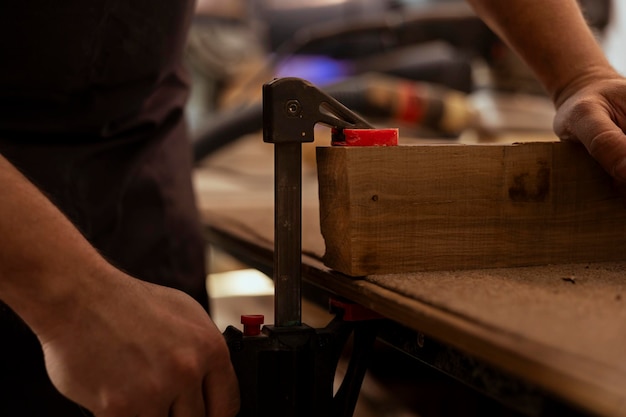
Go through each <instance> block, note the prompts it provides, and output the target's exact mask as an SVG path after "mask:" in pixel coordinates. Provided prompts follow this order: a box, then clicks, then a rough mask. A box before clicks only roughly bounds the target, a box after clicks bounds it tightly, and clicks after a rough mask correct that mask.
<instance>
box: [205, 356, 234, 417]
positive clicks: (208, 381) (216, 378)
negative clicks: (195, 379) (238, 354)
mask: <svg viewBox="0 0 626 417" xmlns="http://www.w3.org/2000/svg"><path fill="white" fill-rule="evenodd" d="M221 366H222V367H223V368H224V369H222V370H221V371H219V372H210V373H209V374H208V375H207V376H206V377H205V380H204V392H205V405H206V409H207V416H208V417H234V416H235V415H236V414H237V412H238V411H239V384H238V382H237V378H236V376H235V372H234V370H233V368H232V365H231V364H230V360H228V361H227V362H226V363H223V364H221Z"/></svg>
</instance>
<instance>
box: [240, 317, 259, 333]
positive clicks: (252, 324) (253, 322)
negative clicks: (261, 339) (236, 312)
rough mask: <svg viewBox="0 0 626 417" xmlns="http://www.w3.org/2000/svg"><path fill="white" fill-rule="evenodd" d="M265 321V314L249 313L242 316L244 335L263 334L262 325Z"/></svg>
mask: <svg viewBox="0 0 626 417" xmlns="http://www.w3.org/2000/svg"><path fill="white" fill-rule="evenodd" d="M264 321H265V317H264V316H263V314H248V315H242V316H241V324H243V335H244V336H258V335H260V334H261V325H262V324H263V322H264Z"/></svg>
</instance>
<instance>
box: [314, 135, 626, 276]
mask: <svg viewBox="0 0 626 417" xmlns="http://www.w3.org/2000/svg"><path fill="white" fill-rule="evenodd" d="M317 158H318V161H317V163H318V176H319V197H320V221H321V224H320V226H321V231H322V234H323V236H324V239H325V243H326V252H325V255H324V262H325V264H326V265H327V266H329V267H331V268H333V269H335V270H337V271H340V272H343V273H345V274H348V275H352V276H362V275H371V274H381V273H398V272H412V271H423V270H455V269H470V268H492V267H513V266H527V265H546V264H562V263H571V262H586V261H614V260H624V259H626V208H624V204H623V202H622V198H621V197H620V195H619V194H618V193H617V192H616V191H615V190H614V189H613V186H612V182H611V180H610V178H609V176H608V175H606V174H605V173H604V171H603V170H602V169H601V167H600V166H599V165H598V164H597V163H596V162H595V161H594V160H593V159H592V158H590V157H589V156H588V155H587V153H586V151H585V150H584V149H583V148H582V147H581V146H579V145H577V144H569V143H561V142H551V143H550V142H548V143H545V142H544V143H525V144H515V145H420V146H399V147H387V148H377V147H370V148H347V147H321V148H318V150H317Z"/></svg>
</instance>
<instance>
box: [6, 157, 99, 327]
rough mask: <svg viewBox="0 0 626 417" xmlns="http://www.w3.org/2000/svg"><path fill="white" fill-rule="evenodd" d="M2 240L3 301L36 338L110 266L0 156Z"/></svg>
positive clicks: (91, 289)
mask: <svg viewBox="0 0 626 417" xmlns="http://www.w3.org/2000/svg"><path fill="white" fill-rule="evenodd" d="M0 236H2V239H1V240H0V299H2V300H3V301H4V302H6V303H7V304H8V305H9V306H10V307H12V308H13V309H14V310H15V311H16V312H17V313H18V314H19V315H20V316H21V317H22V319H24V320H25V321H26V322H27V323H28V324H29V325H30V326H31V327H33V330H35V332H36V333H37V331H38V330H39V329H40V328H42V327H46V326H48V325H49V324H51V323H49V320H50V319H51V318H52V317H53V316H55V317H56V318H55V320H58V319H62V318H61V317H59V316H60V315H62V314H63V313H64V311H63V310H64V309H66V308H67V307H68V306H71V304H72V303H73V300H72V298H74V297H76V295H77V293H79V292H80V291H94V290H95V288H93V286H92V285H86V283H88V282H89V283H91V282H93V281H94V278H95V277H94V275H96V274H97V273H100V272H99V271H101V268H102V267H103V266H106V265H107V264H106V262H105V261H104V260H103V259H102V258H101V257H100V256H99V254H98V253H97V251H96V250H95V249H93V247H91V245H89V243H88V242H87V241H86V240H85V239H84V237H83V236H82V235H81V234H80V233H79V232H78V230H76V228H75V227H74V226H73V225H72V224H71V223H70V222H69V220H68V219H67V218H66V217H65V216H64V215H63V214H62V213H61V212H60V211H59V210H58V209H57V208H56V207H55V206H54V205H53V204H52V203H51V202H50V201H49V200H48V199H47V198H46V197H45V196H44V195H43V194H42V193H41V192H40V191H39V190H38V189H37V188H36V187H35V186H34V185H33V184H31V183H30V182H29V181H28V180H27V179H26V178H24V176H22V175H21V173H19V171H18V170H17V169H15V168H14V167H13V166H12V165H11V164H10V163H9V162H8V161H7V160H6V159H5V158H4V157H2V156H1V155H0ZM104 269H105V270H106V269H107V267H105V268H104ZM81 281H82V282H81ZM51 313H54V314H51ZM68 314H71V313H70V312H68Z"/></svg>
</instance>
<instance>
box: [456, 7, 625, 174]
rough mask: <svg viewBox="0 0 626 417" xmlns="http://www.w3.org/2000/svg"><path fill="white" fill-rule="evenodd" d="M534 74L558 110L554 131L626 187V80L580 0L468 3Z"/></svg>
mask: <svg viewBox="0 0 626 417" xmlns="http://www.w3.org/2000/svg"><path fill="white" fill-rule="evenodd" d="M467 1H468V3H470V4H471V5H472V6H473V7H474V9H475V10H476V13H477V14H478V15H479V16H480V17H481V18H482V19H483V20H484V21H485V22H486V23H487V24H488V25H489V26H490V27H491V28H492V29H493V30H494V31H495V32H496V33H497V34H498V35H499V36H500V37H501V39H502V40H504V41H505V42H506V43H507V44H508V45H509V46H510V47H511V48H512V49H513V50H514V51H515V52H517V53H518V54H519V55H520V56H521V57H522V58H523V59H524V60H525V62H526V63H527V64H528V65H529V66H530V68H531V69H532V70H533V71H534V72H535V74H536V76H537V78H538V79H539V80H540V81H541V83H542V84H543V86H544V87H545V89H546V90H547V92H548V93H549V94H550V96H551V97H552V100H553V101H554V104H555V106H556V108H557V115H556V117H555V122H554V128H555V132H556V134H557V135H558V136H559V137H560V138H561V139H564V140H579V141H580V142H582V143H583V145H585V147H586V148H587V150H588V151H589V153H590V154H591V155H592V156H593V157H594V158H596V159H597V160H598V162H600V164H601V165H602V166H603V167H604V169H605V170H606V171H607V172H608V173H609V174H611V175H612V176H613V177H614V178H615V179H617V180H618V181H620V182H626V136H624V134H623V130H624V128H626V100H625V99H624V98H625V97H626V81H625V80H624V78H623V77H621V76H620V75H619V74H618V73H617V72H616V71H615V70H614V69H613V68H612V67H611V65H610V64H609V62H608V60H607V59H606V57H605V55H604V53H603V51H602V49H601V48H600V46H599V45H598V43H597V41H596V39H595V38H594V36H593V34H592V33H591V31H590V29H589V27H588V26H587V24H586V22H585V20H584V18H583V16H582V13H581V11H580V9H579V7H578V4H577V3H576V1H575V0H507V1H502V0H467Z"/></svg>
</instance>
